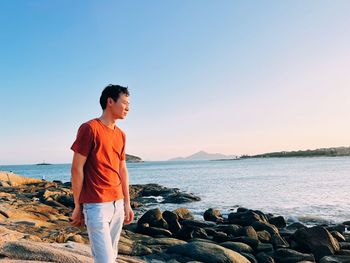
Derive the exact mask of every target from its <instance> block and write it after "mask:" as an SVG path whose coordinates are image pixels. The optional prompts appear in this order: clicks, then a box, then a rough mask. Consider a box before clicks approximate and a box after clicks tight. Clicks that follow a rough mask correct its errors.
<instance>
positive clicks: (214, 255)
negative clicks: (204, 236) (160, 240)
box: [168, 242, 249, 263]
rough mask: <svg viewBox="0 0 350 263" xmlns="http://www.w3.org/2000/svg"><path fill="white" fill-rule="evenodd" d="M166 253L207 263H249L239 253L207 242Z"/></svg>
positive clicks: (172, 249) (179, 246)
mask: <svg viewBox="0 0 350 263" xmlns="http://www.w3.org/2000/svg"><path fill="white" fill-rule="evenodd" d="M168 253H177V254H181V255H184V256H187V257H190V258H193V259H195V260H199V261H202V262H208V263H212V262H217V263H231V262H232V263H249V260H248V259H246V258H245V257H244V256H242V255H240V254H239V253H237V252H235V251H232V250H230V249H227V248H224V247H222V246H219V245H216V244H212V243H208V242H190V243H187V244H184V245H177V246H173V247H170V248H169V249H168Z"/></svg>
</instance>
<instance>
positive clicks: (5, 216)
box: [0, 174, 350, 263]
mask: <svg viewBox="0 0 350 263" xmlns="http://www.w3.org/2000/svg"><path fill="white" fill-rule="evenodd" d="M11 177H12V180H10V181H8V180H7V181H6V180H3V179H4V178H5V179H6V178H8V175H7V174H6V175H4V174H0V201H1V202H0V260H1V257H5V258H7V259H8V260H9V259H27V260H29V259H32V260H35V259H36V260H37V259H38V257H39V259H40V260H46V261H47V262H65V263H67V262H91V254H90V250H89V246H88V243H89V241H88V236H87V232H86V229H85V228H84V227H81V228H76V227H72V226H70V225H69V223H68V218H69V216H70V213H71V212H72V207H73V204H74V203H73V199H72V192H71V190H70V183H69V182H67V183H62V182H60V181H53V182H49V181H42V180H39V179H36V180H35V179H34V180H35V181H33V179H32V178H25V177H22V176H17V175H14V174H11ZM28 180H29V181H28ZM158 196H161V197H162V200H163V202H165V203H172V204H174V206H175V207H177V208H176V209H174V210H172V211H164V210H163V211H162V210H160V209H159V208H152V209H150V208H149V207H147V206H148V205H149V204H150V203H153V204H157V202H158V201H157V197H158ZM130 197H131V200H132V206H133V209H134V211H135V221H134V222H133V223H132V224H130V225H124V227H123V232H122V235H121V240H120V243H119V250H120V255H121V259H122V260H123V261H120V262H130V263H136V262H152V260H160V261H161V262H167V261H171V260H176V261H172V262H188V261H191V260H196V261H198V262H210V263H211V262H240V263H243V262H244V263H248V262H253V263H254V262H261V259H260V260H259V257H262V254H261V253H264V257H265V258H270V259H272V260H276V261H278V262H284V261H283V260H285V258H286V257H287V256H286V255H288V257H294V258H295V259H298V261H301V260H306V261H311V262H315V261H317V262H319V261H320V260H321V258H322V260H323V257H324V255H323V254H322V253H323V252H322V253H321V252H319V251H318V250H317V249H316V250H315V249H314V248H313V247H312V246H313V245H312V244H315V242H316V244H318V243H320V244H322V246H325V247H324V248H323V250H324V249H326V248H327V249H328V250H329V251H330V252H329V253H328V254H327V256H333V257H336V256H337V255H338V254H339V253H345V254H346V253H348V252H347V250H348V248H349V260H350V234H349V229H350V221H347V222H344V223H343V224H336V225H325V224H317V225H316V226H313V227H308V226H307V225H304V224H302V223H300V222H294V223H291V222H288V221H287V220H286V219H285V218H284V217H283V216H277V215H272V214H269V213H264V212H262V211H260V210H252V209H248V208H243V207H236V209H235V210H234V211H231V212H230V213H229V214H228V215H223V214H221V211H220V210H218V209H215V208H210V207H208V208H207V209H206V211H205V212H204V214H203V217H202V219H200V218H195V217H194V216H193V215H192V213H191V211H189V210H188V209H186V208H184V207H183V204H186V203H188V202H195V201H199V200H200V198H199V197H196V196H194V195H192V194H189V193H183V192H181V191H180V190H179V189H177V188H166V187H164V186H161V185H157V184H147V185H132V186H131V187H130ZM315 231H316V232H317V235H316V236H314V232H315ZM299 235H302V236H303V238H300V237H299ZM305 235H306V236H305ZM305 238H306V239H307V242H306V243H305V242H304V241H305V240H304V239H305ZM303 240H304V241H303ZM303 242H304V243H303ZM294 243H297V244H298V246H295V244H294ZM34 245H35V247H38V245H39V247H41V248H43V249H44V250H40V251H38V250H35V249H34V248H33V246H34ZM300 246H301V247H302V249H301V250H300ZM18 248H20V249H21V251H24V252H22V254H21V253H20V252H18ZM67 248H69V249H68V250H67ZM287 250H288V251H287ZM323 250H322V251H323ZM33 251H34V252H35V253H34V252H33ZM47 251H51V252H50V253H54V254H55V253H56V255H60V256H61V257H63V258H70V259H73V258H75V259H76V260H73V261H69V260H62V261H55V260H56V259H53V258H50V255H51V254H48V252H47ZM281 251H282V252H283V253H287V252H288V253H289V254H288V253H287V254H283V253H282V252H281ZM286 251H287V252H286ZM301 251H304V252H303V253H302V254H303V255H300V253H301ZM23 253H24V254H23ZM281 253H282V254H281ZM298 253H299V254H298ZM77 255H78V256H77ZM222 255H224V256H225V258H224V259H222ZM281 255H282V256H281ZM28 257H29V258H28ZM77 258H78V259H77ZM220 260H224V261H220ZM237 260H238V261H237ZM254 260H255V261H254ZM0 262H1V261H0ZM22 262H23V261H22ZM28 262H29V261H28ZM262 262H264V261H262ZM295 262H297V261H295ZM323 262H328V261H323ZM332 262H334V261H332Z"/></svg>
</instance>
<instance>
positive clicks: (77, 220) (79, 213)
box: [69, 205, 84, 227]
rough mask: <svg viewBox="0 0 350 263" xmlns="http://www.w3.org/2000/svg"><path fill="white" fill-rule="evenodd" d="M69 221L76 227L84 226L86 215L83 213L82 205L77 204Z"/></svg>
mask: <svg viewBox="0 0 350 263" xmlns="http://www.w3.org/2000/svg"><path fill="white" fill-rule="evenodd" d="M69 221H70V224H71V225H72V226H76V227H81V226H84V215H83V210H82V207H81V206H80V205H79V206H75V208H74V210H73V213H72V217H71V218H70V219H69Z"/></svg>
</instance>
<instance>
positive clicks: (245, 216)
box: [228, 210, 267, 226]
mask: <svg viewBox="0 0 350 263" xmlns="http://www.w3.org/2000/svg"><path fill="white" fill-rule="evenodd" d="M228 221H229V222H230V224H237V225H241V226H250V225H252V224H253V223H254V222H256V221H258V222H264V223H267V220H266V219H265V218H264V216H261V215H259V214H258V213H257V212H256V211H252V210H248V211H246V212H237V213H230V214H229V215H228Z"/></svg>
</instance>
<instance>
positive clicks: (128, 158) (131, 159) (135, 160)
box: [126, 154, 143, 163]
mask: <svg viewBox="0 0 350 263" xmlns="http://www.w3.org/2000/svg"><path fill="white" fill-rule="evenodd" d="M126 161H127V162H128V163H139V162H143V161H142V159H141V158H140V157H138V156H135V155H130V154H127V155H126Z"/></svg>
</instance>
